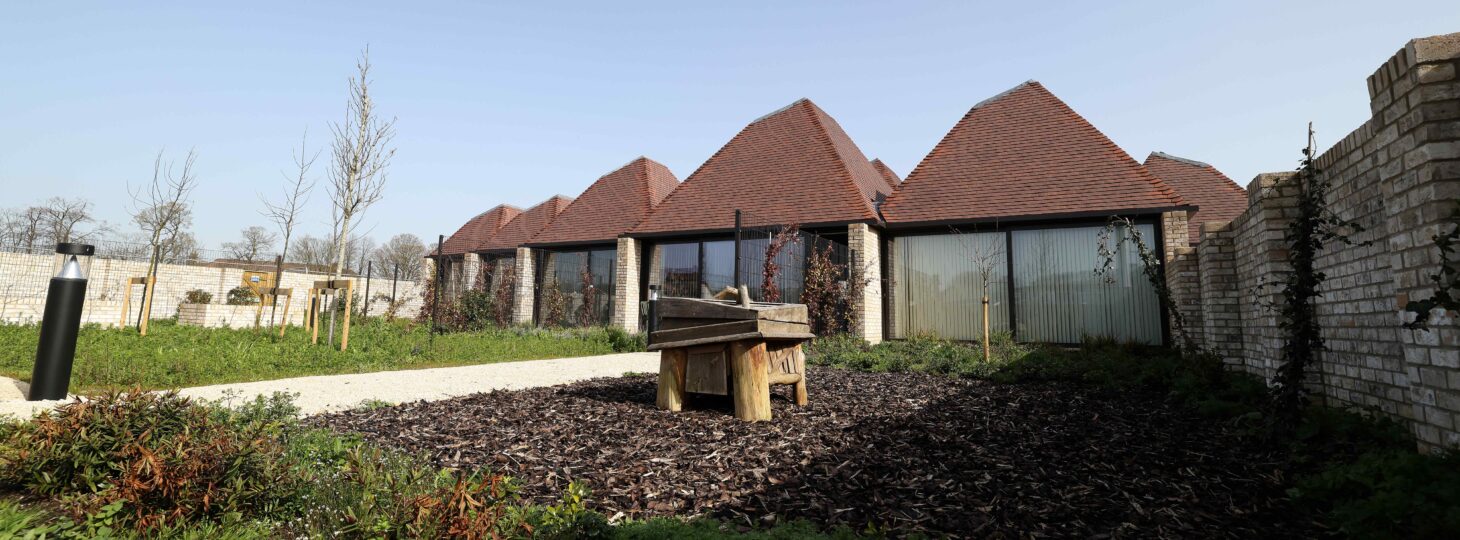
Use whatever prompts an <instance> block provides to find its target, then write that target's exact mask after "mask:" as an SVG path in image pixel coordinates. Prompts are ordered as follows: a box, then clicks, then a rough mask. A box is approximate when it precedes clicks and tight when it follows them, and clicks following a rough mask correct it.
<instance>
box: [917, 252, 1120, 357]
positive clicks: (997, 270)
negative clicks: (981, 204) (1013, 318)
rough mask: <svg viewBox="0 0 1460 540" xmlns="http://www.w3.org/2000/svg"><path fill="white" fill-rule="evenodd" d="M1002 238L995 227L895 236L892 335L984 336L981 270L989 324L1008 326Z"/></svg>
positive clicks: (993, 328)
mask: <svg viewBox="0 0 1460 540" xmlns="http://www.w3.org/2000/svg"><path fill="white" fill-rule="evenodd" d="M1005 238H1006V235H1005V234H1004V233H1001V232H997V233H967V234H940V235H926V236H905V237H901V238H897V239H895V240H893V242H892V245H891V252H892V253H891V257H892V259H893V261H892V267H893V283H894V287H895V288H894V295H895V297H894V305H893V307H892V312H893V313H892V315H893V327H892V335H893V337H895V338H905V337H910V336H914V335H918V334H928V333H931V334H935V335H937V336H939V337H944V338H949V339H959V340H969V341H981V340H983V283H984V280H983V277H984V275H985V273H986V274H987V277H988V284H989V330H990V331H991V332H1005V331H1008V330H1009V305H1008V299H1009V287H1008V259H1007V257H1006V255H1007V253H1008V251H1007V249H1006V248H1005V246H1004V243H1005ZM1091 249H1092V250H1093V249H1094V247H1093V246H1092V247H1091Z"/></svg>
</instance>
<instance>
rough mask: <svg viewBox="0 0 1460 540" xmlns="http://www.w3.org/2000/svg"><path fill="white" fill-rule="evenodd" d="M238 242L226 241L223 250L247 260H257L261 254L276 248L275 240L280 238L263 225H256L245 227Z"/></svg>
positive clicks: (231, 255)
mask: <svg viewBox="0 0 1460 540" xmlns="http://www.w3.org/2000/svg"><path fill="white" fill-rule="evenodd" d="M240 234H241V237H240V238H239V239H238V241H237V242H224V243H223V250H224V251H227V252H228V256H229V257H232V258H235V259H241V260H245V261H250V262H252V261H257V260H259V256H261V255H264V254H265V253H266V252H268V251H270V250H273V249H274V242H275V241H276V240H278V239H279V237H278V236H276V235H274V233H271V232H269V231H268V229H265V228H263V227H260V226H258V225H254V226H252V227H249V228H247V229H244V230H243V231H242V232H241V233H240Z"/></svg>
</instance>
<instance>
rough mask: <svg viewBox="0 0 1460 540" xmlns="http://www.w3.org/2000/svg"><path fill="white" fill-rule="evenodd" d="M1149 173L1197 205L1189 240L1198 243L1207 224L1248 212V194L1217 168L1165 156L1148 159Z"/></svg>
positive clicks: (1160, 155)
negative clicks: (1202, 228) (1203, 224)
mask: <svg viewBox="0 0 1460 540" xmlns="http://www.w3.org/2000/svg"><path fill="white" fill-rule="evenodd" d="M1145 166H1146V170H1148V171H1151V174H1154V175H1156V177H1157V178H1160V179H1161V181H1162V182H1165V183H1166V185H1169V186H1171V189H1174V190H1176V193H1178V194H1180V195H1181V198H1182V199H1185V200H1186V202H1187V203H1190V204H1193V205H1196V207H1197V210H1196V211H1195V212H1191V213H1190V214H1189V215H1188V216H1187V219H1188V220H1189V221H1190V222H1191V229H1190V232H1189V234H1190V236H1189V237H1188V238H1190V240H1191V241H1192V242H1193V243H1195V242H1196V240H1197V237H1198V235H1199V233H1200V232H1201V224H1202V222H1204V221H1231V220H1232V219H1233V218H1236V217H1237V216H1238V215H1240V214H1242V212H1243V211H1245V210H1247V190H1245V189H1242V186H1239V185H1237V183H1236V182H1233V181H1232V179H1231V178H1227V175H1225V174H1222V171H1219V170H1217V168H1216V167H1213V166H1211V165H1208V164H1206V163H1202V162H1200V161H1195V160H1190V159H1186V158H1180V157H1176V156H1173V155H1170V154H1166V153H1162V152H1152V153H1151V155H1149V156H1146V163H1145Z"/></svg>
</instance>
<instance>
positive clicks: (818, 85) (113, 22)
mask: <svg viewBox="0 0 1460 540" xmlns="http://www.w3.org/2000/svg"><path fill="white" fill-rule="evenodd" d="M1449 32H1460V7H1456V6H1455V4H1454V3H1453V0H1449V1H1444V0H1437V1H1386V2H1378V1H1373V0H1371V1H1368V2H1350V1H1330V2H1273V1H1251V2H1248V1H1243V2H1169V1H1168V2H1149V3H1134V2H1131V3H1127V2H1059V1H1045V2H997V3H977V2H810V1H808V2H716V3H708V2H683V1H680V2H663V3H639V2H584V3H571V2H558V3H546V2H516V3H504V4H489V3H485V2H461V3H450V2H319V1H311V2H233V3H212V2H206V3H205V2H194V3H182V2H149V3H146V5H135V4H130V3H117V2H92V3H88V2H11V3H5V4H4V5H3V6H0V188H3V189H0V208H7V207H16V206H23V205H28V204H32V203H35V202H38V201H40V200H42V199H45V198H48V197H53V196H66V197H84V198H86V199H89V200H91V201H92V202H94V203H95V204H96V214H97V215H98V216H99V217H100V218H102V219H103V220H105V221H107V222H108V223H110V224H112V225H113V226H114V227H115V228H117V229H118V230H121V231H132V230H135V227H134V226H133V225H132V224H131V223H130V220H129V217H128V216H129V215H130V210H131V208H132V205H131V199H130V197H129V195H128V187H129V186H132V187H136V186H139V185H141V183H143V182H145V181H147V180H149V179H150V176H151V172H152V162H153V159H154V158H155V157H156V155H157V154H158V152H159V151H162V152H165V154H164V155H165V156H166V158H168V159H175V160H178V161H181V159H182V158H183V157H184V156H185V155H186V153H187V152H188V150H189V149H194V150H196V152H197V154H198V158H197V165H196V172H197V174H198V176H199V183H200V185H199V187H198V189H197V190H196V192H195V193H194V197H193V204H194V207H195V216H194V225H193V230H194V232H195V234H196V235H197V237H198V239H199V240H200V241H201V242H202V243H203V244H204V246H205V247H208V248H215V249H216V248H218V246H219V245H220V244H221V243H222V242H225V241H230V240H234V239H235V238H236V237H237V236H238V235H239V230H241V229H243V228H245V227H248V226H250V225H268V222H267V220H266V219H265V218H264V217H262V216H261V215H260V213H259V211H260V210H261V209H262V204H261V203H260V202H259V197H260V194H263V195H264V196H267V197H271V198H275V199H277V198H279V196H280V195H279V194H280V193H281V192H282V189H283V185H284V182H285V178H284V174H285V173H286V172H287V171H289V170H290V169H291V168H292V167H293V165H292V161H291V152H292V151H295V149H297V148H298V147H299V145H300V139H301V136H302V135H303V134H304V133H305V132H306V130H307V132H308V134H309V138H308V145H309V147H310V148H311V149H312V151H317V150H320V149H324V148H325V146H326V143H327V142H328V136H329V132H330V125H331V123H333V122H339V121H341V120H342V119H343V117H344V112H345V103H346V98H347V91H348V87H347V81H348V78H349V77H350V76H351V75H352V74H353V72H354V67H355V61H356V59H357V57H358V56H359V54H360V52H361V50H362V49H364V48H365V47H366V46H367V45H368V46H369V49H370V58H371V61H372V62H373V64H374V68H373V87H372V91H373V92H374V94H375V100H376V104H377V108H378V110H379V112H381V113H382V114H384V115H386V116H391V117H395V118H396V130H397V136H396V138H395V146H396V149H397V152H396V155H395V158H394V160H393V161H392V162H391V165H390V169H389V176H388V179H387V186H386V191H385V195H384V198H383V199H382V200H381V201H380V202H379V203H377V204H376V205H374V206H373V207H371V208H370V209H369V210H368V211H367V212H366V213H365V215H364V217H363V226H362V228H361V229H360V230H361V231H362V232H367V233H369V234H370V235H371V236H372V237H374V238H375V239H376V240H377V241H384V240H385V239H387V238H389V237H390V236H392V235H394V234H397V233H402V232H408V233H413V234H416V235H418V236H420V237H422V238H423V239H427V241H433V240H434V239H435V237H436V235H438V234H445V235H450V234H451V233H452V232H454V231H455V230H456V229H457V228H458V227H459V226H460V225H461V224H462V223H463V222H465V221H466V220H467V219H470V218H471V217H472V216H474V215H476V214H478V213H480V212H482V211H485V210H487V209H489V208H491V207H492V206H495V205H497V204H499V203H508V204H514V205H517V206H520V207H524V208H526V207H528V206H531V205H533V204H536V203H538V202H540V201H542V200H543V199H546V198H548V197H550V196H552V195H554V194H564V195H568V196H576V195H577V194H578V193H580V192H581V191H582V190H583V189H584V188H586V187H587V186H588V185H589V184H590V183H592V182H593V181H594V180H595V179H597V178H598V177H600V176H602V175H604V174H606V173H608V172H610V171H612V170H613V169H615V168H617V167H619V166H621V165H623V164H625V163H627V162H629V161H630V160H632V159H634V158H635V157H638V156H640V155H644V156H648V157H650V158H652V159H654V160H657V161H659V162H661V163H664V164H665V165H667V166H668V167H669V168H670V169H671V170H672V171H673V172H674V173H675V175H676V176H678V177H679V178H680V179H684V178H687V177H688V176H689V175H690V174H691V173H693V172H694V170H695V168H697V167H698V166H699V165H700V164H701V163H703V162H704V160H705V159H707V158H708V157H709V156H710V155H711V154H713V153H714V152H715V151H716V150H717V149H719V147H720V146H722V145H723V144H724V143H725V142H726V141H728V140H729V139H730V138H731V137H732V136H734V135H735V133H737V132H738V131H739V130H740V129H741V128H742V127H744V126H745V124H747V123H749V122H751V121H753V120H755V119H756V118H758V117H760V116H762V115H764V114H766V113H768V112H771V111H773V110H776V109H778V108H780V107H783V106H785V105H787V104H789V103H791V102H793V101H795V100H797V99H799V98H802V97H807V98H810V99H811V100H812V101H814V102H816V103H817V104H818V105H820V106H821V107H822V108H823V109H824V110H826V111H827V113H828V114H830V115H832V116H833V117H834V118H836V119H837V121H838V122H839V123H840V124H841V125H842V127H843V128H844V129H845V130H846V131H847V133H848V134H849V135H850V136H851V137H852V139H853V140H854V141H855V142H856V143H857V145H858V146H859V147H860V148H861V150H862V152H863V153H865V154H866V155H867V157H868V158H881V159H882V160H883V161H884V162H886V163H887V164H889V165H890V166H891V167H892V169H893V170H895V171H896V172H897V173H898V174H900V175H903V176H906V175H907V174H908V173H909V172H910V171H912V169H913V168H914V167H915V166H916V165H917V164H918V162H919V161H920V160H921V159H922V158H923V156H924V155H925V154H926V153H927V152H928V151H929V150H930V149H931V148H932V147H933V145H934V144H935V143H936V142H937V141H938V140H939V139H940V138H941V137H942V136H943V135H944V134H945V133H947V131H948V129H949V128H951V127H952V126H953V124H954V123H955V122H956V121H957V120H958V119H959V118H961V117H962V116H963V114H964V113H966V112H967V111H968V109H969V108H970V107H972V106H973V105H974V104H976V103H978V102H979V101H981V100H983V99H985V98H988V97H990V96H992V95H995V94H997V93H999V92H1002V91H1004V90H1007V89H1009V88H1010V87H1013V86H1015V85H1017V84H1019V83H1021V82H1024V81H1026V80H1030V79H1034V80H1038V81H1040V82H1042V83H1043V84H1044V85H1045V86H1046V87H1047V88H1049V90H1050V91H1052V92H1054V93H1055V95H1057V96H1059V97H1060V98H1061V99H1063V100H1064V101H1065V102H1066V103H1068V104H1069V105H1070V106H1071V107H1073V108H1074V109H1075V110H1076V111H1077V112H1079V113H1080V114H1082V115H1083V116H1085V118H1087V119H1088V120H1089V121H1090V122H1091V123H1093V124H1094V125H1095V126H1096V127H1097V128H1099V129H1100V130H1101V131H1102V132H1104V133H1105V134H1106V135H1107V136H1109V137H1110V138H1111V139H1112V140H1114V141H1115V143H1116V144H1118V145H1120V146H1121V147H1122V148H1123V149H1125V151H1126V152H1127V153H1129V154H1130V155H1131V156H1132V157H1134V158H1135V159H1136V160H1144V158H1145V156H1146V155H1147V154H1148V153H1150V152H1151V151H1164V152H1167V153H1170V154H1174V155H1178V156H1182V157H1187V158H1191V159H1196V160H1201V161H1205V162H1208V163H1211V164H1213V165H1215V166H1216V167H1217V168H1218V169H1220V170H1222V171H1224V172H1225V173H1226V174H1227V175H1228V176H1230V177H1231V178H1232V179H1234V180H1236V181H1237V182H1238V183H1239V184H1242V185H1244V186H1245V185H1246V184H1247V182H1248V181H1250V180H1251V178H1252V177H1253V176H1254V175H1256V174H1258V173H1261V172H1269V171H1279V170H1288V169H1291V168H1293V167H1294V166H1295V165H1296V161H1297V158H1298V157H1299V153H1298V150H1299V149H1300V148H1301V147H1302V146H1303V144H1304V142H1305V141H1304V130H1305V126H1306V124H1307V122H1309V121H1312V122H1313V123H1314V125H1315V128H1316V130H1317V133H1318V140H1319V145H1320V146H1321V147H1327V146H1328V145H1331V144H1332V143H1334V142H1335V141H1337V140H1338V139H1340V138H1342V137H1343V136H1344V135H1346V134H1347V133H1348V132H1350V131H1352V130H1353V129H1354V128H1356V127H1358V126H1359V125H1360V124H1361V123H1362V122H1364V121H1365V120H1367V118H1368V116H1369V109H1368V93H1367V90H1366V87H1365V78H1366V77H1367V76H1368V75H1370V74H1371V73H1373V71H1374V70H1375V69H1377V68H1378V67H1379V65H1380V64H1381V63H1382V62H1384V61H1385V60H1387V59H1388V58H1389V57H1390V56H1391V55H1393V54H1394V53H1395V52H1396V51H1397V50H1398V49H1400V48H1401V47H1403V46H1404V44H1405V42H1407V41H1408V40H1410V39H1413V38H1416V37H1423V36H1430V35H1436V34H1444V33H1449ZM327 161H328V156H327V155H325V156H323V157H322V158H321V159H320V161H319V166H317V167H316V173H317V177H318V179H319V186H318V187H317V188H316V190H315V192H314V194H313V197H312V198H311V200H310V202H309V205H308V207H307V210H306V213H305V215H304V216H303V224H302V225H301V228H300V231H299V232H300V233H307V234H315V235H324V234H326V233H327V231H328V230H329V228H330V225H329V223H330V209H329V202H328V198H327V196H326V194H325V187H326V185H327V180H326V179H325V177H324V167H323V165H324V164H325V163H326V162H327Z"/></svg>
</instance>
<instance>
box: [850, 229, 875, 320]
mask: <svg viewBox="0 0 1460 540" xmlns="http://www.w3.org/2000/svg"><path fill="white" fill-rule="evenodd" d="M881 239H882V234H881V231H878V230H877V229H873V228H872V227H871V226H869V225H867V224H866V223H853V224H851V225H847V246H848V247H849V248H850V251H851V254H850V255H851V256H850V257H849V259H850V260H849V261H848V270H850V273H851V275H852V279H853V280H854V281H853V282H855V283H862V284H863V287H862V294H861V295H860V297H859V298H855V299H853V304H854V305H853V306H851V308H852V309H853V310H854V311H855V312H856V314H857V324H856V325H855V327H854V328H852V334H853V335H855V336H857V337H860V338H862V339H864V340H866V341H867V342H868V343H880V342H882V285H883V283H882V281H883V280H882V242H881Z"/></svg>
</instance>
